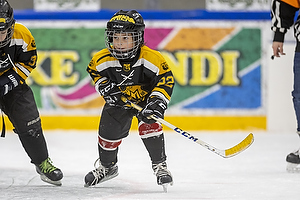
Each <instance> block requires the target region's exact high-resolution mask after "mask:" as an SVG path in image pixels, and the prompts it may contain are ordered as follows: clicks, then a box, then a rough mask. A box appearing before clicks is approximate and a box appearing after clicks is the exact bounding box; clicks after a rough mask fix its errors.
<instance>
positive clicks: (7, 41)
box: [0, 23, 15, 48]
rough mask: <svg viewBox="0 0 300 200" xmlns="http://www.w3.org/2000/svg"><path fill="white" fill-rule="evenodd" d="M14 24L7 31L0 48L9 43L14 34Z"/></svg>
mask: <svg viewBox="0 0 300 200" xmlns="http://www.w3.org/2000/svg"><path fill="white" fill-rule="evenodd" d="M14 28H15V23H13V25H12V26H11V27H9V28H8V29H7V33H6V37H5V39H4V40H3V41H1V42H0V48H2V47H4V46H6V45H7V44H8V43H9V42H10V41H11V38H12V36H13V34H14Z"/></svg>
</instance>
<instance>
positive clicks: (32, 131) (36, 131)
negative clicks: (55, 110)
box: [13, 129, 42, 138]
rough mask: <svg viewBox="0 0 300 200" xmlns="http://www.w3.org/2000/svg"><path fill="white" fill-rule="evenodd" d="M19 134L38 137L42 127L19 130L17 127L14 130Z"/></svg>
mask: <svg viewBox="0 0 300 200" xmlns="http://www.w3.org/2000/svg"><path fill="white" fill-rule="evenodd" d="M13 131H14V132H15V133H16V134H18V135H24V136H25V135H29V136H32V137H35V138H38V137H39V136H40V134H42V129H29V130H28V131H24V132H18V131H17V130H16V129H14V130H13Z"/></svg>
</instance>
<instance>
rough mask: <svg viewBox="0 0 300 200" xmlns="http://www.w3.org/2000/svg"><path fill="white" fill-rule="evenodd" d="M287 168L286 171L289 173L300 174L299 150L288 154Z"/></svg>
mask: <svg viewBox="0 0 300 200" xmlns="http://www.w3.org/2000/svg"><path fill="white" fill-rule="evenodd" d="M286 162H287V167H286V170H287V171H288V172H291V173H295V172H296V173H300V158H299V150H297V151H295V152H292V153H290V154H289V155H287V157H286Z"/></svg>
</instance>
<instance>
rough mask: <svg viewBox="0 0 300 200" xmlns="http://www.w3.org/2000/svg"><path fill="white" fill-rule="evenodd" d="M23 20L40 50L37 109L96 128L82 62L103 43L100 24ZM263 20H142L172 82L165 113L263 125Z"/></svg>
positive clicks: (97, 100)
mask: <svg viewBox="0 0 300 200" xmlns="http://www.w3.org/2000/svg"><path fill="white" fill-rule="evenodd" d="M75 24H76V25H75ZM26 25H27V26H28V27H29V29H30V31H31V32H32V34H33V36H34V37H35V39H36V44H37V49H38V61H37V68H36V69H35V70H33V72H32V73H31V75H30V77H29V79H28V80H27V82H28V84H29V85H30V86H31V88H32V89H33V91H34V94H35V98H36V100H37V104H38V107H39V109H40V111H41V114H42V116H44V117H45V118H46V117H47V116H48V117H49V119H50V118H51V119H52V118H53V116H59V117H63V116H65V117H69V118H70V119H71V121H72V122H71V124H68V122H66V124H65V125H64V127H63V128H66V127H74V124H72V123H74V122H75V126H76V125H78V124H76V122H77V121H76V120H78V122H81V123H80V124H81V125H80V126H81V128H82V129H91V128H93V129H96V128H97V126H98V121H99V116H100V112H101V109H102V106H103V105H104V100H103V99H102V97H100V96H99V94H98V93H97V92H96V91H95V89H94V85H93V83H92V80H91V78H90V77H89V75H88V73H87V72H86V68H87V65H88V63H89V61H90V59H91V58H92V56H93V55H94V54H95V53H96V52H97V51H99V50H101V49H102V48H105V44H104V31H105V23H104V22H97V21H95V22H80V23H70V22H69V24H68V22H57V23H49V26H47V23H41V24H40V27H39V24H38V23H36V22H35V23H34V25H33V24H31V23H27V24H26ZM55 27H56V28H55ZM263 27H264V23H253V22H249V23H248V22H241V23H236V22H235V23H230V22H229V23H227V22H222V23H220V22H218V21H211V22H209V23H208V22H193V23H186V22H185V21H163V22H162V21H151V22H148V23H147V22H146V29H145V43H146V45H147V46H149V47H150V48H152V49H156V50H159V51H160V52H161V54H162V55H163V56H164V57H165V59H166V61H167V62H168V64H169V66H170V67H171V69H172V71H173V74H174V77H175V81H176V83H175V88H174V92H173V95H172V98H171V101H170V104H169V108H168V110H167V112H166V119H167V120H169V121H170V122H171V123H174V124H176V125H177V126H179V127H182V128H185V129H188V130H201V129H202V130H235V129H242V130H247V129H266V108H265V103H264V101H265V96H266V94H265V91H264V85H265V84H264V82H265V78H264V70H263V59H262V49H263V46H262V43H263V41H262V40H263V29H264V28H263ZM74 116H79V119H77V118H76V119H75V118H74ZM92 116H94V117H95V118H94V119H93V120H91V117H92ZM84 119H86V120H89V122H90V121H93V124H92V125H91V124H90V123H84ZM62 120H63V119H62ZM45 121H47V120H45ZM46 123H48V122H46ZM49 126H54V125H53V124H52V125H51V123H50V124H49ZM90 126H92V127H90ZM54 127H55V126H54Z"/></svg>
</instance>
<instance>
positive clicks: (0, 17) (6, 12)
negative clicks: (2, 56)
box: [0, 0, 15, 48]
mask: <svg viewBox="0 0 300 200" xmlns="http://www.w3.org/2000/svg"><path fill="white" fill-rule="evenodd" d="M14 26H15V19H14V15H13V9H12V7H11V6H10V5H9V3H8V1H6V0H0V31H5V30H7V34H6V38H5V39H4V40H3V41H1V42H0V48H2V47H4V46H6V45H7V44H8V43H9V42H10V40H11V38H12V35H13V33H14Z"/></svg>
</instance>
